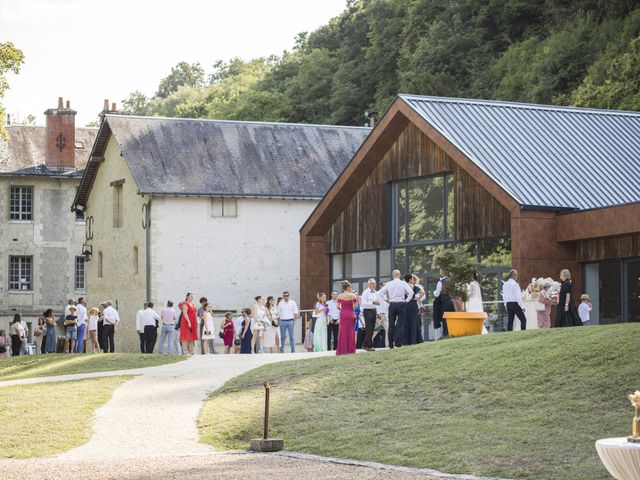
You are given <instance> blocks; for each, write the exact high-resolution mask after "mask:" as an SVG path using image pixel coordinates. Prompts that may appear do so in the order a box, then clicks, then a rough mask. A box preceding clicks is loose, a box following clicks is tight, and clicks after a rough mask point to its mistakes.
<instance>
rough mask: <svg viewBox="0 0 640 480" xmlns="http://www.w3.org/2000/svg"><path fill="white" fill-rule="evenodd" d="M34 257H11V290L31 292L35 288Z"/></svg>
mask: <svg viewBox="0 0 640 480" xmlns="http://www.w3.org/2000/svg"><path fill="white" fill-rule="evenodd" d="M32 278H33V257H26V256H10V257H9V290H19V291H30V290H32V289H33V288H32V287H33V286H32V283H31V279H32Z"/></svg>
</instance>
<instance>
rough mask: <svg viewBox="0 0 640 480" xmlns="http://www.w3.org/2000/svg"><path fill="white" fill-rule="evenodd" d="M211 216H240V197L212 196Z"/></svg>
mask: <svg viewBox="0 0 640 480" xmlns="http://www.w3.org/2000/svg"><path fill="white" fill-rule="evenodd" d="M211 216H212V217H237V216H238V199H236V198H212V199H211Z"/></svg>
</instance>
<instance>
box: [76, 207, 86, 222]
mask: <svg viewBox="0 0 640 480" xmlns="http://www.w3.org/2000/svg"><path fill="white" fill-rule="evenodd" d="M76 222H84V212H83V211H82V210H79V209H78V210H76Z"/></svg>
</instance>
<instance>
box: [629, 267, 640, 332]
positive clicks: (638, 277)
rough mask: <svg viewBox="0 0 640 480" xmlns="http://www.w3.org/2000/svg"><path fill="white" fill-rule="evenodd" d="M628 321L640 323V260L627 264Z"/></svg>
mask: <svg viewBox="0 0 640 480" xmlns="http://www.w3.org/2000/svg"><path fill="white" fill-rule="evenodd" d="M627 298H628V303H627V321H628V322H640V260H635V261H630V262H629V263H627Z"/></svg>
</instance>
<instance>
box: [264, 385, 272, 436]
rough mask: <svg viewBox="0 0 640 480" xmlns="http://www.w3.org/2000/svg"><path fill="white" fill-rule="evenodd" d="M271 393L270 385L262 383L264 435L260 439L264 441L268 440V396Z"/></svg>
mask: <svg viewBox="0 0 640 480" xmlns="http://www.w3.org/2000/svg"><path fill="white" fill-rule="evenodd" d="M270 392H271V385H269V382H264V434H263V436H262V438H264V439H265V440H266V439H267V438H269V394H270Z"/></svg>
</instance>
